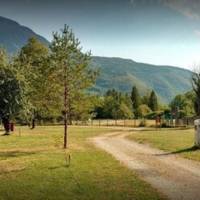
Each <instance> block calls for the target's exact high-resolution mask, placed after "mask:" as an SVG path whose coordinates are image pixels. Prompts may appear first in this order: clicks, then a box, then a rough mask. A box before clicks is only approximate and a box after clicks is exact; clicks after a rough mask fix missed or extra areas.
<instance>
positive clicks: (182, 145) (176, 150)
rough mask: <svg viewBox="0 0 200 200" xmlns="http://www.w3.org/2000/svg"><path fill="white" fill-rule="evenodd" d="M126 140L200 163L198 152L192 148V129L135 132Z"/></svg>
mask: <svg viewBox="0 0 200 200" xmlns="http://www.w3.org/2000/svg"><path fill="white" fill-rule="evenodd" d="M128 138H129V139H132V140H136V141H138V142H140V143H147V144H150V145H151V146H153V147H156V148H159V149H161V150H164V151H168V152H171V153H173V154H178V155H180V156H183V157H185V158H189V159H192V160H197V161H200V150H198V149H195V148H193V146H194V129H185V130H181V129H162V130H151V131H137V132H134V133H133V134H132V135H131V136H129V137H128Z"/></svg>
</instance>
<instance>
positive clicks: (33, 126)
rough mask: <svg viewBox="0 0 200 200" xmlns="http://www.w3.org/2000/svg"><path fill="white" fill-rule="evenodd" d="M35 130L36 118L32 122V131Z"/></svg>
mask: <svg viewBox="0 0 200 200" xmlns="http://www.w3.org/2000/svg"><path fill="white" fill-rule="evenodd" d="M34 128H35V118H33V119H32V122H31V129H34Z"/></svg>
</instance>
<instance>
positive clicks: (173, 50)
mask: <svg viewBox="0 0 200 200" xmlns="http://www.w3.org/2000/svg"><path fill="white" fill-rule="evenodd" d="M199 11H200V0H56V1H55V0H0V15H1V16H3V17H7V18H11V19H13V20H15V21H17V22H19V23H20V24H22V25H25V26H28V27H29V28H31V29H33V30H34V31H35V32H36V33H38V34H40V35H42V36H44V37H46V38H47V39H48V40H49V41H51V39H52V32H53V31H59V30H60V29H61V28H62V27H63V26H64V24H67V25H69V26H70V27H71V28H72V29H73V31H74V33H75V34H76V36H77V37H78V38H79V39H80V41H81V44H82V46H83V49H84V50H91V51H92V54H93V55H95V56H107V57H122V58H130V59H133V60H135V61H137V62H144V63H151V64H158V65H173V66H179V67H184V68H188V69H192V68H194V66H195V65H198V64H200V12H199Z"/></svg>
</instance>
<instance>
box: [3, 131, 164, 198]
mask: <svg viewBox="0 0 200 200" xmlns="http://www.w3.org/2000/svg"><path fill="white" fill-rule="evenodd" d="M108 131H111V130H109V129H105V128H104V129H103V128H89V127H88V128H81V127H79V128H75V127H71V128H70V130H69V132H70V136H69V141H70V150H69V151H67V152H65V151H64V150H63V149H62V133H63V128H62V127H38V128H36V129H35V130H33V131H31V130H29V129H28V128H22V129H21V136H20V134H19V133H20V131H19V130H17V131H16V133H15V134H14V135H12V136H1V137H0V200H25V199H28V200H40V199H41V200H47V199H48V200H62V199H63V200H128V199H130V200H133V199H135V200H158V199H163V198H161V197H160V195H159V194H158V192H157V191H155V190H154V189H152V188H151V186H149V185H148V184H146V183H145V182H143V181H141V180H140V179H138V177H137V176H136V175H135V174H134V173H133V172H132V171H130V170H128V169H127V168H125V167H124V166H122V165H120V163H119V162H118V161H116V160H115V159H114V158H112V156H110V155H109V154H107V153H105V152H103V151H101V150H98V149H96V148H95V147H94V146H93V145H92V144H90V142H89V140H88V138H89V137H93V136H96V135H99V134H102V133H106V132H108ZM69 153H70V154H71V165H70V166H69V167H68V166H67V161H66V160H67V159H66V158H67V155H68V154H69Z"/></svg>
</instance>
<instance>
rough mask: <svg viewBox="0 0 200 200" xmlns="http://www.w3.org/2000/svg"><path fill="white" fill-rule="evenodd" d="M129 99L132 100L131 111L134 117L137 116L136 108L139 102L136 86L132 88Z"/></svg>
mask: <svg viewBox="0 0 200 200" xmlns="http://www.w3.org/2000/svg"><path fill="white" fill-rule="evenodd" d="M131 101H132V107H133V113H134V115H135V117H138V108H139V106H140V103H141V102H140V96H139V92H138V89H137V87H136V86H134V87H133V88H132V92H131Z"/></svg>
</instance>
